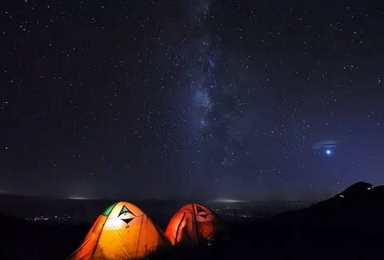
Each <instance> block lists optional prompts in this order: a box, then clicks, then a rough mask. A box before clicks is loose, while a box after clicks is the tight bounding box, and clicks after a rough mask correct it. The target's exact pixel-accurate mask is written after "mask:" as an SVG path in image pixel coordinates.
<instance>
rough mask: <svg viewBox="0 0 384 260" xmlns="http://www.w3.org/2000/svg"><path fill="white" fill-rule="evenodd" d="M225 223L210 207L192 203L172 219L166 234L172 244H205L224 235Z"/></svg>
mask: <svg viewBox="0 0 384 260" xmlns="http://www.w3.org/2000/svg"><path fill="white" fill-rule="evenodd" d="M222 231H223V224H222V222H221V220H220V219H219V218H218V217H217V215H216V214H215V213H214V212H212V210H210V209H209V208H207V207H205V206H203V205H201V204H197V203H192V204H188V205H186V206H184V207H182V208H181V209H180V210H179V211H178V212H177V213H176V214H175V215H174V216H173V217H172V219H171V221H170V222H169V224H168V227H167V229H166V231H165V235H166V236H167V238H168V239H169V240H170V241H171V243H172V245H175V244H182V245H203V244H208V243H211V242H214V241H215V240H216V239H217V238H218V237H219V236H221V235H222Z"/></svg>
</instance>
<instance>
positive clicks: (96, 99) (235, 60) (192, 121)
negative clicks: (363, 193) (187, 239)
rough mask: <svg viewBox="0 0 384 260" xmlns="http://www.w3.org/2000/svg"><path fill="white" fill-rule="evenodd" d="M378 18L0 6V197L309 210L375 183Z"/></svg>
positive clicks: (269, 7)
mask: <svg viewBox="0 0 384 260" xmlns="http://www.w3.org/2000/svg"><path fill="white" fill-rule="evenodd" d="M382 10H383V4H382V2H381V1H369V2H367V1H357V0H351V1H348V3H347V4H346V3H341V2H340V1H328V0H327V1H305V2H303V1H272V2H271V1H240V0H239V1H203V0H201V1H192V0H191V1H188V0H185V1H161V2H160V1H157V2H155V1H145V2H143V1H111V2H103V1H99V0H95V1H81V2H78V1H72V0H69V1H65V2H57V1H55V2H44V1H42V2H41V1H40V2H34V1H11V0H6V1H2V4H1V7H0V19H1V20H0V32H1V35H0V37H1V39H0V40H1V43H2V47H1V48H0V61H1V62H0V86H1V90H0V91H1V92H0V189H1V192H2V193H16V194H28V195H29V194H30V195H43V196H48V197H51V196H60V197H101V198H124V199H127V200H129V199H130V198H133V197H134V198H153V197H156V198H194V199H195V198H210V199H215V198H221V199H223V198H224V199H301V198H306V199H313V198H319V197H322V198H323V197H326V196H328V195H329V194H334V193H336V192H339V191H340V190H341V189H343V188H344V187H346V186H348V185H350V184H352V183H354V182H357V181H360V180H364V181H367V182H371V183H376V184H379V183H382V182H383V181H384V178H383V176H384V175H383V173H384V165H383V163H382V158H383V156H384V139H383V138H382V133H383V131H384V123H383V122H384V121H383V120H384V106H383V96H384V88H383V82H382V79H383V78H384V74H383V71H384V64H383V60H384V57H383V55H384V48H383V45H384V36H383V33H382V32H383V30H384V22H383V21H384V13H383V11H382ZM328 150H329V151H330V152H327V151H328ZM149 187H150V188H149Z"/></svg>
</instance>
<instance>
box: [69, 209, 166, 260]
mask: <svg viewBox="0 0 384 260" xmlns="http://www.w3.org/2000/svg"><path fill="white" fill-rule="evenodd" d="M166 243H167V240H166V238H165V236H164V234H163V233H162V231H161V230H160V229H159V228H158V227H157V226H156V225H154V224H153V222H152V220H151V219H150V218H148V216H147V215H146V214H145V213H144V212H143V211H141V210H140V209H139V208H138V207H136V206H135V205H133V204H131V203H128V202H118V203H115V204H113V205H111V206H110V207H108V208H107V209H106V210H105V211H104V212H103V213H102V214H101V215H100V216H99V217H98V218H97V219H96V221H95V223H94V224H93V226H92V228H91V230H90V231H89V232H88V234H87V236H86V237H85V239H84V242H83V244H82V245H81V246H80V247H79V248H78V249H77V250H76V251H75V252H74V253H73V254H72V255H71V256H70V257H69V259H70V260H101V259H102V260H112V259H113V260H117V259H138V258H142V257H144V256H146V255H147V254H149V253H152V252H154V251H156V250H157V249H159V248H161V247H162V246H164V245H165V244H166Z"/></svg>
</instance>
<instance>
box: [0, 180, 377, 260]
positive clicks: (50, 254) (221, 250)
mask: <svg viewBox="0 0 384 260" xmlns="http://www.w3.org/2000/svg"><path fill="white" fill-rule="evenodd" d="M20 206H22V205H20ZM226 224H227V229H228V239H227V240H225V241H223V242H222V243H220V244H217V245H215V246H211V247H206V248H198V249H181V248H178V249H173V250H169V251H168V252H163V253H160V254H158V255H154V256H152V257H150V258H153V259H324V258H326V259H384V186H378V187H373V186H372V185H370V184H367V183H357V184H354V185H352V186H351V187H349V188H348V189H346V190H345V191H344V192H342V193H340V194H338V195H336V196H335V197H333V198H330V199H328V200H326V201H323V202H320V203H318V204H316V205H313V206H311V207H309V208H306V209H302V210H297V211H292V212H287V213H283V214H279V215H277V216H275V217H272V218H267V219H261V220H256V219H254V220H252V221H250V220H248V221H229V222H227V223H226ZM89 227H90V225H89V224H78V225H68V224H61V225H49V224H48V225H41V224H36V223H32V222H28V221H25V220H22V219H18V218H14V217H9V216H6V215H0V239H1V240H0V242H1V244H0V259H1V260H12V259H29V260H45V259H47V260H48V259H49V260H64V259H66V257H68V256H69V255H70V254H71V252H72V251H73V250H75V249H76V248H77V247H78V246H79V245H80V243H81V242H82V240H83V238H84V236H85V234H86V233H87V232H88V229H89Z"/></svg>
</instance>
